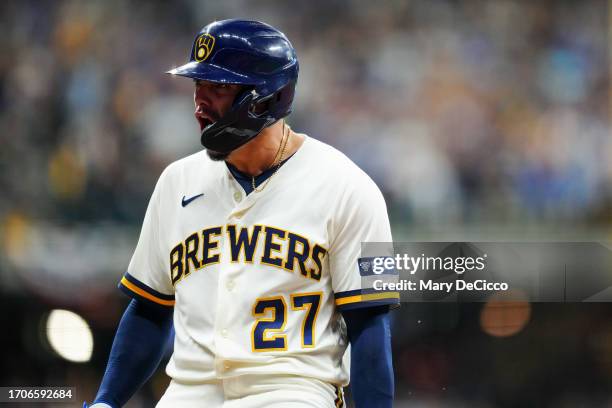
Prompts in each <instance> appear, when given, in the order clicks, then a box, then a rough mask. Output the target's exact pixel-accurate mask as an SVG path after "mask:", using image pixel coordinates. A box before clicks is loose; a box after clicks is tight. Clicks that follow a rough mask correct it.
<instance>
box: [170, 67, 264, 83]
mask: <svg viewBox="0 0 612 408" xmlns="http://www.w3.org/2000/svg"><path fill="white" fill-rule="evenodd" d="M166 74H170V75H179V76H183V77H187V78H193V79H199V80H202V81H210V82H218V83H227V84H240V85H255V86H257V85H260V84H261V83H263V80H262V79H261V78H254V77H252V76H248V75H243V74H240V73H237V72H234V71H230V70H227V69H225V68H222V67H219V66H217V65H214V64H206V63H200V62H196V61H191V62H188V63H187V64H185V65H181V66H180V67H177V68H173V69H171V70H170V71H167V72H166Z"/></svg>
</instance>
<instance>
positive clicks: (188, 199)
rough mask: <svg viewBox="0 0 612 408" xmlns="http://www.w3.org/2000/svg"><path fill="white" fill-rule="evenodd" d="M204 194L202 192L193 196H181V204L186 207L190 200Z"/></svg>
mask: <svg viewBox="0 0 612 408" xmlns="http://www.w3.org/2000/svg"><path fill="white" fill-rule="evenodd" d="M203 195H204V193H202V194H198V195H194V196H193V197H189V198H185V196H183V199H182V200H181V205H182V206H183V207H187V205H188V204H189V203H190V202H192V201H193V200H195V199H196V198H200V197H202V196H203Z"/></svg>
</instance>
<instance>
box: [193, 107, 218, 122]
mask: <svg viewBox="0 0 612 408" xmlns="http://www.w3.org/2000/svg"><path fill="white" fill-rule="evenodd" d="M195 113H196V115H201V116H206V117H208V118H210V119H211V120H212V121H213V122H216V121H218V120H219V119H221V115H219V114H218V113H217V112H215V111H213V110H212V109H209V108H206V107H205V106H203V105H198V107H197V108H196V111H195Z"/></svg>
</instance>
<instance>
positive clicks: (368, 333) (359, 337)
mask: <svg viewBox="0 0 612 408" xmlns="http://www.w3.org/2000/svg"><path fill="white" fill-rule="evenodd" d="M343 315H344V319H345V321H346V324H347V328H348V334H349V340H350V342H351V391H352V394H353V400H354V402H355V406H356V407H357V408H388V407H389V408H390V407H392V406H393V393H394V380H393V363H392V360H391V330H390V317H389V315H388V313H387V309H386V307H383V308H375V309H374V308H373V309H370V310H368V309H363V310H362V309H358V310H352V311H347V312H345V313H343Z"/></svg>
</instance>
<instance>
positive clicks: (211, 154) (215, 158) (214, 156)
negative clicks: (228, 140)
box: [206, 150, 231, 161]
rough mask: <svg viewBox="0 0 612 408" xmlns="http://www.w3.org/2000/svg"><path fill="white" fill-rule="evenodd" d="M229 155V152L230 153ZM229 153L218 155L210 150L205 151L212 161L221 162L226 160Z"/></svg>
mask: <svg viewBox="0 0 612 408" xmlns="http://www.w3.org/2000/svg"><path fill="white" fill-rule="evenodd" d="M230 153H231V152H230ZM230 153H219V152H215V151H212V150H206V154H207V155H208V157H210V159H211V160H212V161H222V160H225V159H227V157H228V156H229V155H230Z"/></svg>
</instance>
